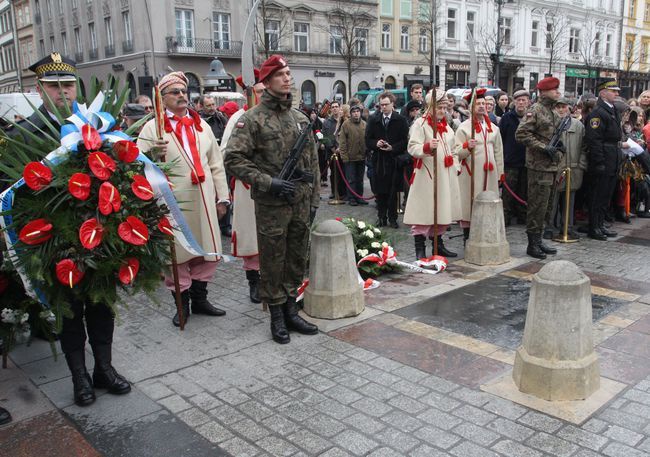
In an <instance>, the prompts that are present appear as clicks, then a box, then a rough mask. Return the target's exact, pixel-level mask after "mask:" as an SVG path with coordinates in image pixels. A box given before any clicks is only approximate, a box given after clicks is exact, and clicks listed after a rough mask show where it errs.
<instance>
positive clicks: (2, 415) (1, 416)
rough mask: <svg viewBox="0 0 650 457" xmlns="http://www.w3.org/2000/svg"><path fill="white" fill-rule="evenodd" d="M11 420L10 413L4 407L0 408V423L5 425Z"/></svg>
mask: <svg viewBox="0 0 650 457" xmlns="http://www.w3.org/2000/svg"><path fill="white" fill-rule="evenodd" d="M9 422H11V414H10V413H9V411H7V410H6V409H4V408H0V425H5V424H8V423H9Z"/></svg>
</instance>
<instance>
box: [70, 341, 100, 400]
mask: <svg viewBox="0 0 650 457" xmlns="http://www.w3.org/2000/svg"><path fill="white" fill-rule="evenodd" d="M65 360H66V362H68V368H69V369H70V373H71V374H72V386H73V392H74V402H75V403H76V404H77V405H79V406H88V405H90V404H92V403H94V402H95V399H96V397H95V391H94V390H93V385H92V381H91V379H90V375H89V374H88V372H87V371H86V358H85V354H84V351H83V349H81V350H79V351H74V352H70V353H68V354H66V355H65Z"/></svg>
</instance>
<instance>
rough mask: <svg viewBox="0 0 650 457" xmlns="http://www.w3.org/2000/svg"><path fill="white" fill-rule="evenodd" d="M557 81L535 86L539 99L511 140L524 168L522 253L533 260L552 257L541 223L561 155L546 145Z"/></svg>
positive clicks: (553, 122)
mask: <svg viewBox="0 0 650 457" xmlns="http://www.w3.org/2000/svg"><path fill="white" fill-rule="evenodd" d="M558 87H560V80H559V79H557V78H554V77H547V78H544V79H542V80H541V81H540V82H539V83H538V84H537V90H539V98H538V101H537V103H535V105H533V106H532V107H531V108H530V109H529V110H528V111H527V112H526V115H525V116H524V118H523V119H522V121H521V122H520V124H519V127H518V128H517V133H516V134H515V139H516V140H517V142H519V143H521V144H523V145H525V146H526V168H527V169H528V208H527V214H526V233H527V234H528V249H526V253H527V254H528V255H529V256H531V257H535V258H537V259H545V258H546V254H555V253H556V252H557V250H556V249H554V248H551V247H550V246H547V245H545V244H544V243H543V242H542V232H543V230H544V223H545V222H548V221H549V220H550V215H551V203H552V202H553V192H554V189H555V186H554V181H555V175H556V173H557V171H558V169H559V163H560V160H561V158H562V152H561V151H560V150H559V149H558V148H555V147H553V146H550V145H549V144H548V143H549V141H550V140H551V137H552V136H553V132H554V131H555V129H556V128H557V127H558V125H559V124H560V116H559V115H558V114H557V113H556V112H555V111H554V110H553V106H554V105H555V102H556V101H557V100H558V99H559V98H560V95H561V94H560V91H559V90H558Z"/></svg>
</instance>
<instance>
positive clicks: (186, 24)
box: [175, 10, 194, 47]
mask: <svg viewBox="0 0 650 457" xmlns="http://www.w3.org/2000/svg"><path fill="white" fill-rule="evenodd" d="M175 18H176V40H178V41H179V43H180V46H181V47H192V46H194V11H192V10H176V11H175Z"/></svg>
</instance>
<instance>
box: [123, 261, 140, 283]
mask: <svg viewBox="0 0 650 457" xmlns="http://www.w3.org/2000/svg"><path fill="white" fill-rule="evenodd" d="M125 260H126V265H122V266H121V267H120V271H119V274H118V276H119V277H120V282H121V283H122V284H124V285H129V284H131V283H132V282H133V279H134V278H135V275H137V274H138V270H140V262H139V261H138V259H134V258H133V257H130V258H128V259H125Z"/></svg>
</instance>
